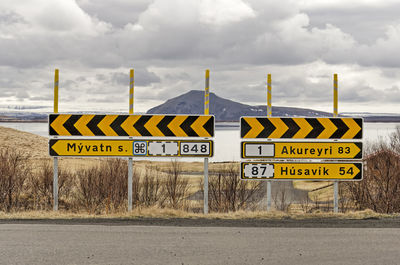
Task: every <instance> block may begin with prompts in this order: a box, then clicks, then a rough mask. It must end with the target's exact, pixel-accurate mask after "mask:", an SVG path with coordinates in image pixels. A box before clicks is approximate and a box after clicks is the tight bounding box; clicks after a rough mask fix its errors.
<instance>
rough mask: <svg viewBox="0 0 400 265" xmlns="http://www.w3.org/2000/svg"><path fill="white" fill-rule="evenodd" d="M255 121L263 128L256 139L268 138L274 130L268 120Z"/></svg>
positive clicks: (258, 119) (259, 119)
mask: <svg viewBox="0 0 400 265" xmlns="http://www.w3.org/2000/svg"><path fill="white" fill-rule="evenodd" d="M257 121H258V122H259V123H260V124H261V125H262V126H263V127H264V129H263V130H262V131H261V132H260V133H259V134H258V135H257V138H268V137H269V136H270V135H271V133H273V131H275V129H276V127H275V126H274V125H273V124H272V123H271V122H270V120H269V119H268V118H257Z"/></svg>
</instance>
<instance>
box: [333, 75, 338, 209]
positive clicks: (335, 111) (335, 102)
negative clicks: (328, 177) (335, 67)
mask: <svg viewBox="0 0 400 265" xmlns="http://www.w3.org/2000/svg"><path fill="white" fill-rule="evenodd" d="M337 116H338V80H337V74H334V75H333V117H337ZM338 193H339V182H338V181H334V182H333V212H334V213H338V212H339V203H338Z"/></svg>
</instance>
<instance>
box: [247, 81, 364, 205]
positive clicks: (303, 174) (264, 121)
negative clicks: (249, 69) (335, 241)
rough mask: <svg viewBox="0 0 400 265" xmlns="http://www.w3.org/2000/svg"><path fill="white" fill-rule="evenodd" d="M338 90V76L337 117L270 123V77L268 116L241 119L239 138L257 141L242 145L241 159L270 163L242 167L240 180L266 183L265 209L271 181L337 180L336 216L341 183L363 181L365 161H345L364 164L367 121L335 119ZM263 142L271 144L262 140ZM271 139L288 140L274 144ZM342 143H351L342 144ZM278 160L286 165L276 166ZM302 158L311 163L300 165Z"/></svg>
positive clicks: (291, 119) (282, 119) (335, 87)
mask: <svg viewBox="0 0 400 265" xmlns="http://www.w3.org/2000/svg"><path fill="white" fill-rule="evenodd" d="M337 86H338V82H337V74H334V117H333V118H308V117H293V118H289V117H283V118H279V117H273V118H272V117H271V102H270V101H271V76H270V75H268V83H267V87H268V89H267V91H268V105H267V117H241V119H240V136H241V138H242V139H257V140H258V141H243V142H241V151H240V153H241V154H240V155H241V158H243V159H268V160H270V161H257V162H249V161H248V160H247V161H245V162H242V163H241V167H240V170H241V173H240V174H241V178H242V179H263V180H267V190H268V191H267V205H268V206H267V210H269V209H270V194H271V192H270V191H271V190H270V180H334V211H335V212H338V181H339V180H361V179H362V162H354V163H353V161H351V162H347V161H349V160H356V161H359V160H360V159H362V154H363V149H362V142H361V141H360V140H362V129H363V120H362V118H350V117H349V118H348V117H346V118H344V117H341V118H338V117H337V116H338V91H337ZM261 139H265V140H267V139H268V141H260V140H261ZM271 139H287V140H285V141H270V140H271ZM298 139H303V141H298ZM306 139H307V140H308V141H305V140H306ZM343 139H347V140H349V139H351V140H353V141H342V140H343ZM321 140H322V141H321ZM276 159H281V160H284V162H280V161H279V162H277V160H276ZM304 159H307V160H310V161H308V162H299V161H298V160H303V161H304ZM327 159H329V160H330V161H327ZM315 160H317V161H315ZM332 160H333V161H334V162H333V161H332ZM344 160H346V161H344ZM312 161H315V162H312Z"/></svg>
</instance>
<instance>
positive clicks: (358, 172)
mask: <svg viewBox="0 0 400 265" xmlns="http://www.w3.org/2000/svg"><path fill="white" fill-rule="evenodd" d="M240 170H241V173H240V175H241V178H242V179H268V180H274V179H278V180H361V179H362V163H273V162H242V163H241V166H240Z"/></svg>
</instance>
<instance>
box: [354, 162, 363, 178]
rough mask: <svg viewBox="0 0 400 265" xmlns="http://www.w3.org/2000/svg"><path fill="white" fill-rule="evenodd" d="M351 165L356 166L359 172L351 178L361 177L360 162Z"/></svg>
mask: <svg viewBox="0 0 400 265" xmlns="http://www.w3.org/2000/svg"><path fill="white" fill-rule="evenodd" d="M353 165H354V166H356V167H357V168H358V170H360V172H358V174H357V175H356V176H355V177H354V178H353V179H362V163H354V164H353Z"/></svg>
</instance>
